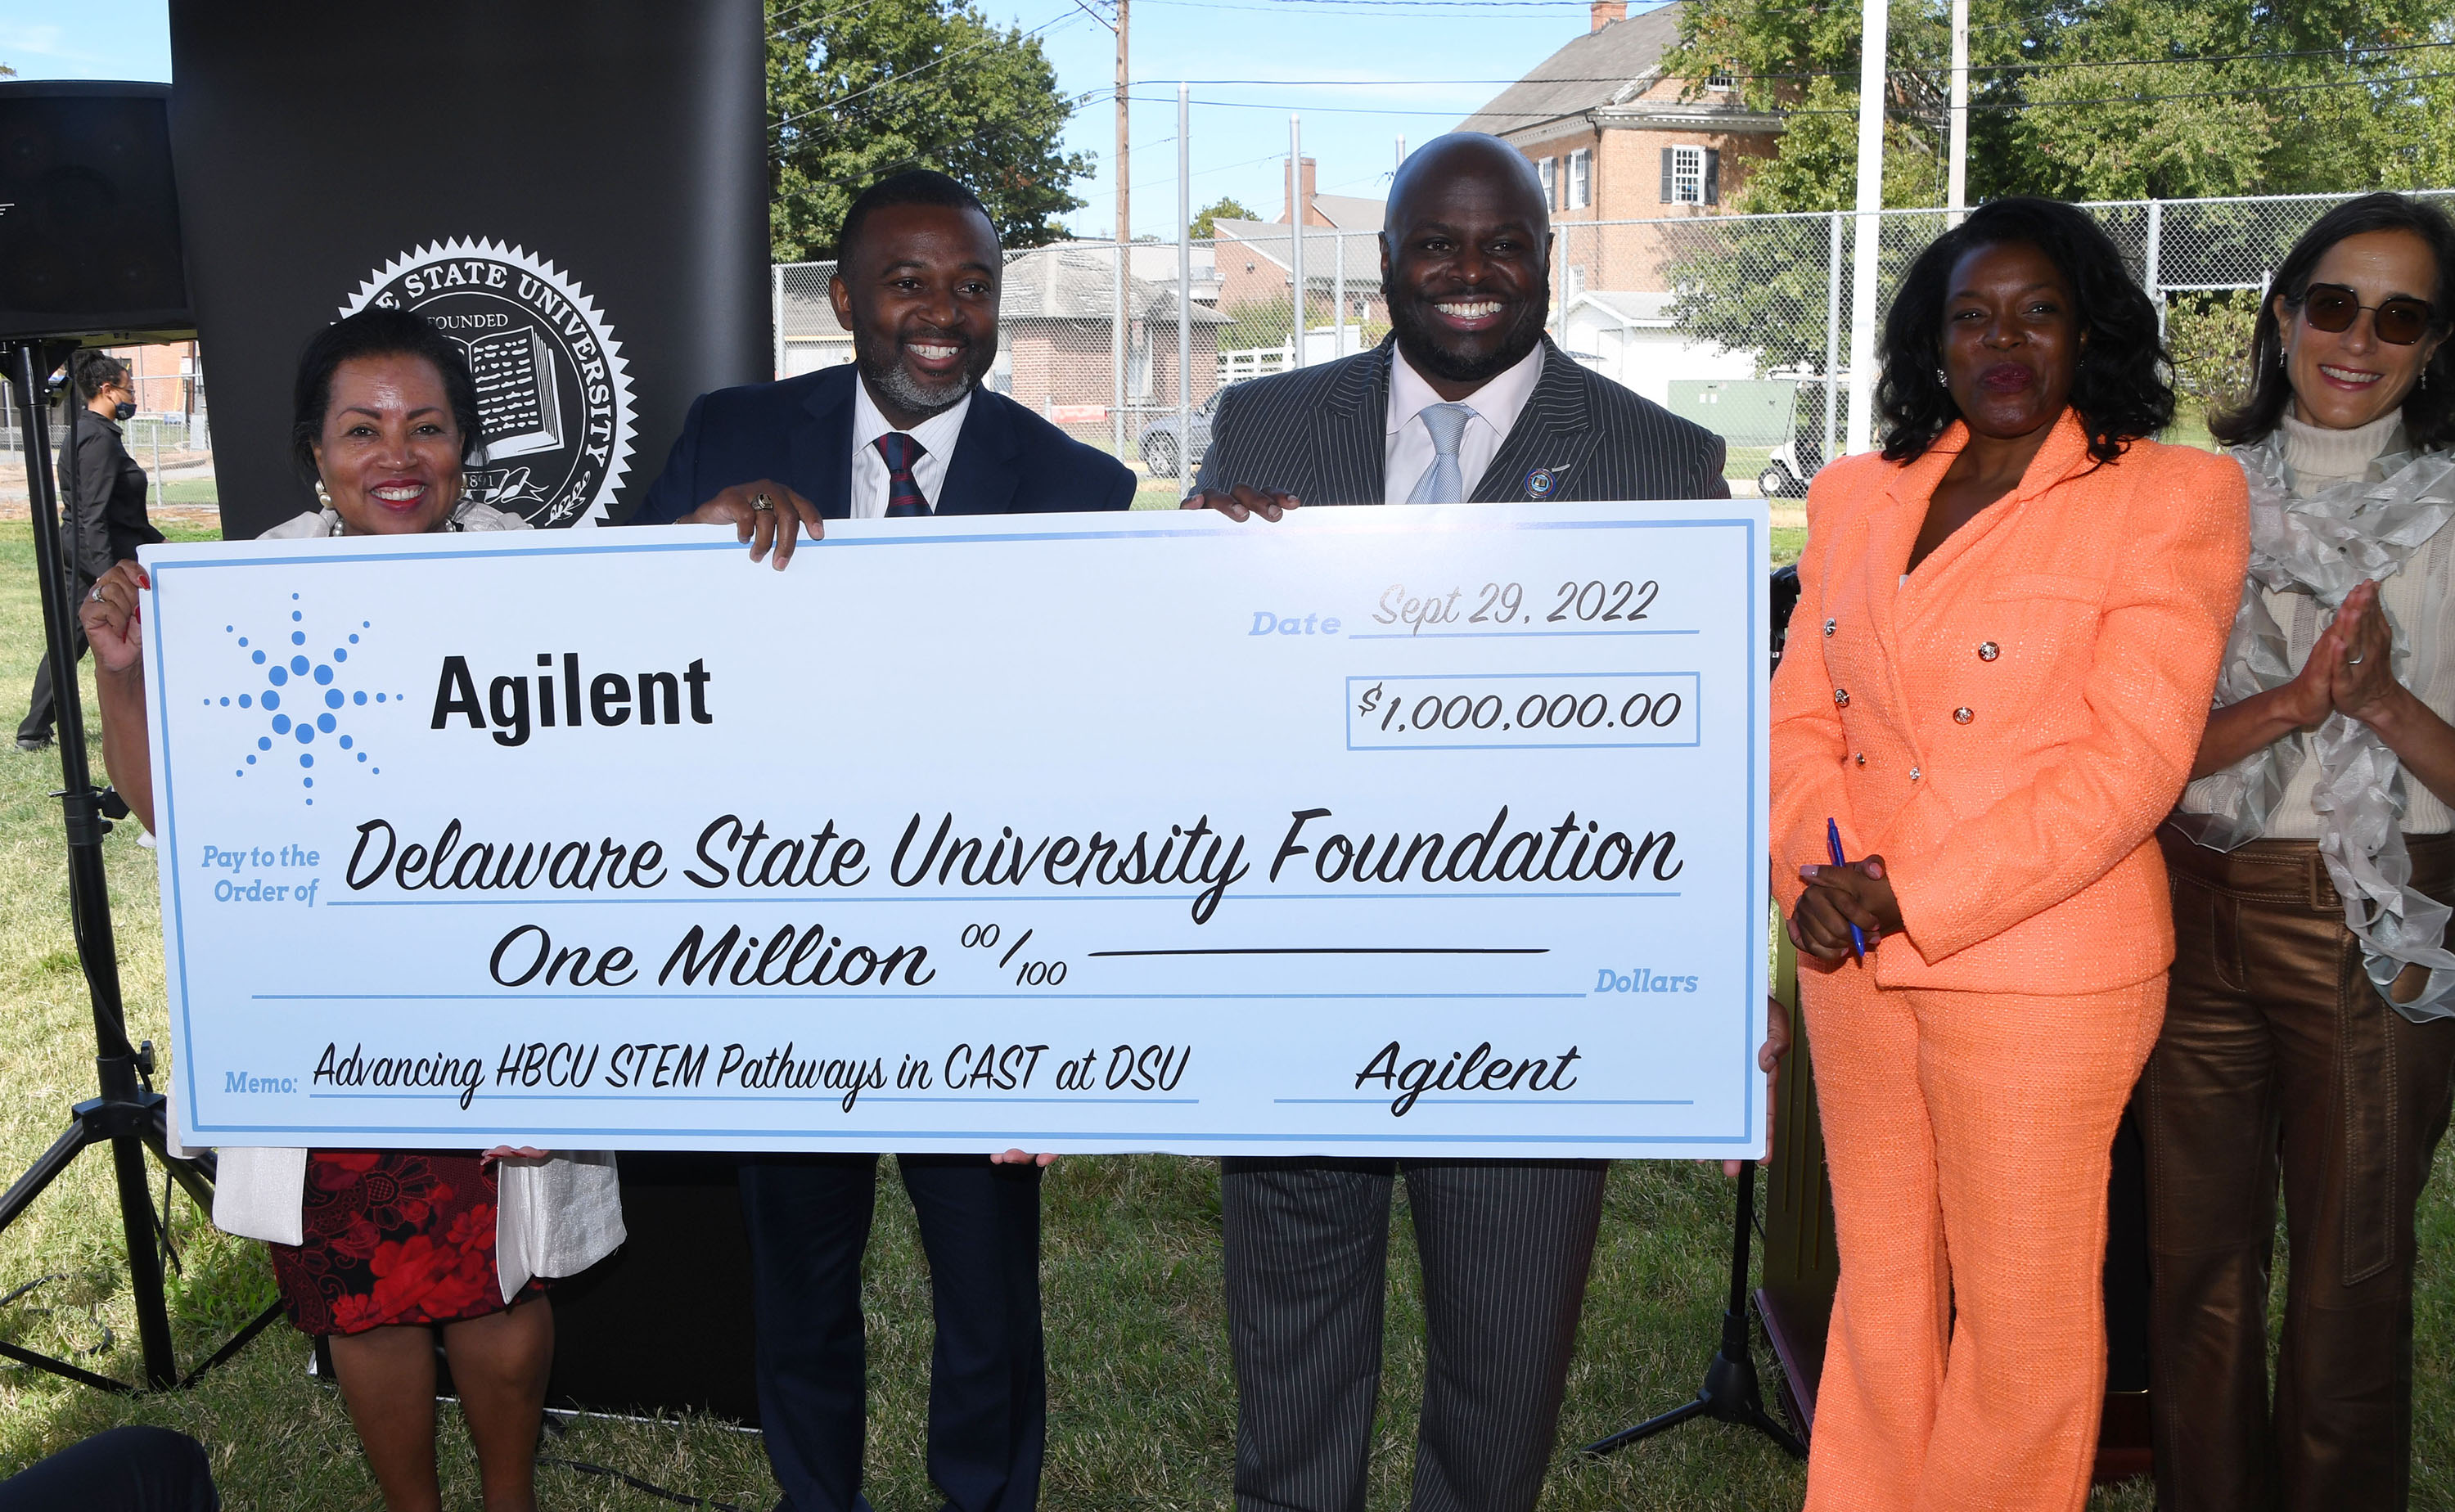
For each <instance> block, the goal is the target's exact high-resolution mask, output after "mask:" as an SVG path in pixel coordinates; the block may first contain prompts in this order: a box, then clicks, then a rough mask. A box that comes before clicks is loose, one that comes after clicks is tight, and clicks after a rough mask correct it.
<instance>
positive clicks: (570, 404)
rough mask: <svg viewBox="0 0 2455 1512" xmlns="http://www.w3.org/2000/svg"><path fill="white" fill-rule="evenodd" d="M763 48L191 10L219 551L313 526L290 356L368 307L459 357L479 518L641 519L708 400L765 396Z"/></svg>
mask: <svg viewBox="0 0 2455 1512" xmlns="http://www.w3.org/2000/svg"><path fill="white" fill-rule="evenodd" d="M764 47H765V26H764V16H763V13H762V10H761V5H760V3H759V0H691V3H689V4H686V5H678V4H674V3H673V0H520V3H517V4H504V3H503V0H432V3H430V4H426V5H422V6H418V7H416V8H414V9H412V10H401V11H397V12H386V13H384V14H383V16H382V17H381V18H380V19H378V17H377V15H376V13H375V12H371V11H369V10H365V9H363V8H359V7H353V6H335V5H332V4H330V3H329V0H172V6H171V58H172V81H173V82H172V109H171V132H172V152H173V155H174V157H175V160H176V165H177V173H178V186H179V211H180V216H181V220H182V223H183V229H184V231H185V233H186V241H187V266H188V280H189V287H190V291H191V292H192V294H193V300H194V307H195V312H196V319H197V324H198V328H199V332H200V335H201V339H202V344H203V345H202V355H203V363H204V367H205V374H206V382H207V384H208V386H209V387H208V393H210V395H211V398H210V403H211V406H212V414H213V462H214V471H215V474H216V476H217V478H218V482H219V493H220V496H221V508H222V530H223V534H225V535H227V536H229V537H231V538H233V539H238V538H242V537H246V536H250V535H254V534H256V533H257V532H259V531H261V530H263V529H265V528H266V527H267V526H270V525H274V524H277V523H279V522H280V521H282V520H284V519H287V518H289V517H291V516H292V515H294V514H298V513H299V512H300V511H301V510H305V509H308V508H312V507H313V502H314V501H313V497H312V494H311V493H310V491H309V489H308V486H307V485H306V484H305V483H303V482H301V481H300V480H299V478H298V476H297V474H296V472H295V471H294V468H293V466H292V463H291V460H290V424H291V389H292V382H293V379H294V375H295V373H296V367H297V361H298V354H299V353H300V351H301V350H303V349H304V347H305V346H306V343H307V340H308V338H309V337H310V336H311V335H313V334H314V332H315V330H316V329H317V328H318V327H320V326H322V325H324V324H326V323H328V322H330V321H332V320H334V319H335V318H337V317H338V316H340V315H342V314H345V313H348V312H352V311H355V310H358V309H362V308H364V307H366V306H367V305H370V304H397V305H403V306H406V307H408V308H410V309H414V310H416V311H418V312H420V313H423V314H426V315H428V316H429V317H431V318H433V319H434V320H435V321H436V323H437V324H438V325H441V326H442V327H443V328H444V329H445V330H446V332H447V333H449V334H451V335H452V336H453V337H455V338H456V339H457V340H458V341H460V342H461V343H462V344H463V345H464V346H465V347H466V349H467V351H468V353H469V356H470V363H471V366H472V367H473V368H474V369H475V371H476V373H477V381H478V390H479V395H480V401H481V405H480V407H481V410H482V411H483V413H484V414H485V417H486V439H487V446H488V463H487V466H486V467H485V468H484V469H483V470H482V471H481V472H479V473H478V474H475V475H473V477H472V479H471V483H472V487H473V489H474V490H475V492H476V493H477V496H478V497H479V498H481V499H483V500H485V501H486V502H489V503H492V504H495V505H496V506H497V507H498V508H503V509H510V510H514V511H516V512H517V513H519V514H524V515H526V516H527V517H528V518H529V519H530V520H531V521H532V522H533V523H535V524H538V525H540V526H547V525H577V524H584V523H592V522H604V521H609V520H610V521H619V520H621V519H624V518H626V517H627V516H628V515H629V514H630V513H631V511H632V509H633V508H634V507H635V506H636V504H637V501H638V500H639V499H640V498H642V497H644V496H645V494H646V492H647V486H648V484H649V482H650V481H651V480H652V479H653V478H654V477H655V475H656V473H657V471H658V469H659V468H660V467H661V466H662V465H663V463H664V456H665V452H666V449H667V448H668V447H670V446H671V445H672V443H673V438H674V436H675V434H676V433H677V432H679V431H680V428H681V422H682V416H683V414H684V413H685V412H686V411H687V410H688V408H689V406H690V402H691V400H692V399H693V398H694V397H696V396H697V395H698V394H700V393H702V392H704V391H706V390H709V389H714V388H720V387H723V386H725V385H728V384H736V383H746V382H754V381H757V380H759V379H761V378H765V377H768V376H770V375H771V373H770V372H769V369H770V368H771V366H772V358H771V355H770V353H771V348H770V346H769V339H770V333H769V328H768V321H769V293H768V272H767V268H768V259H767V173H766V149H765V133H766V71H765V62H764Z"/></svg>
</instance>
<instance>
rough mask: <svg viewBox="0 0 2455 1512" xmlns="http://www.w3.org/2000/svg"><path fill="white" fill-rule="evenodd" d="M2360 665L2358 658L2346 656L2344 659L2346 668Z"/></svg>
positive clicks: (2360, 661) (2359, 658) (2360, 660)
mask: <svg viewBox="0 0 2455 1512" xmlns="http://www.w3.org/2000/svg"><path fill="white" fill-rule="evenodd" d="M2361 664H2362V658H2361V657H2359V656H2346V657H2345V658H2344V665H2345V666H2347V667H2358V666H2360V665H2361Z"/></svg>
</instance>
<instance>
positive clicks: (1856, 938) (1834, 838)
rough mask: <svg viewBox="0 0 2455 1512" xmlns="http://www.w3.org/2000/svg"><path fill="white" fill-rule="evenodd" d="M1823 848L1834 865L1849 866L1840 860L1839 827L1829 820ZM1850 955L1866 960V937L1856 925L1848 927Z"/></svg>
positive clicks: (1825, 823) (1825, 826)
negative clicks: (1829, 853)
mask: <svg viewBox="0 0 2455 1512" xmlns="http://www.w3.org/2000/svg"><path fill="white" fill-rule="evenodd" d="M1824 847H1825V849H1826V850H1829V851H1831V852H1832V853H1833V864H1834V865H1836V866H1847V865H1849V864H1850V863H1849V862H1847V861H1845V860H1843V859H1842V858H1841V826H1840V825H1838V824H1836V823H1834V822H1833V821H1832V820H1831V819H1829V818H1828V819H1826V820H1825V821H1824ZM1850 955H1851V956H1852V958H1855V959H1857V960H1862V961H1863V960H1865V959H1866V958H1867V937H1866V935H1865V934H1864V933H1863V932H1861V931H1860V930H1859V928H1858V926H1857V925H1856V924H1853V925H1851V926H1850Z"/></svg>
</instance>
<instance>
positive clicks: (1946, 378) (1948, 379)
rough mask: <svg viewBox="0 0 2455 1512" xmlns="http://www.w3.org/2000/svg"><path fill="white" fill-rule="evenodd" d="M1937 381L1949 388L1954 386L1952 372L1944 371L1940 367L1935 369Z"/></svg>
mask: <svg viewBox="0 0 2455 1512" xmlns="http://www.w3.org/2000/svg"><path fill="white" fill-rule="evenodd" d="M1935 381H1936V382H1938V383H1940V384H1942V385H1943V386H1944V387H1945V388H1947V389H1948V388H1950V387H1952V374H1950V373H1946V372H1944V371H1943V370H1942V369H1941V368H1938V369H1936V370H1935Z"/></svg>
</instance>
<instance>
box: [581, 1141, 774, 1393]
mask: <svg viewBox="0 0 2455 1512" xmlns="http://www.w3.org/2000/svg"><path fill="white" fill-rule="evenodd" d="M615 1159H616V1160H617V1162H618V1163H619V1166H620V1169H621V1173H622V1226H623V1227H624V1228H625V1229H627V1230H629V1231H630V1236H631V1237H630V1240H629V1242H627V1243H625V1244H624V1245H623V1246H622V1248H621V1250H620V1251H619V1253H618V1254H615V1255H613V1256H611V1257H609V1258H608V1259H606V1260H603V1261H602V1262H600V1263H599V1264H598V1265H596V1266H594V1267H592V1268H590V1269H589V1270H588V1271H587V1272H586V1273H584V1274H582V1275H579V1276H576V1277H574V1278H572V1279H571V1280H567V1281H562V1282H559V1283H558V1284H557V1285H556V1286H555V1288H554V1331H555V1355H554V1379H553V1381H552V1382H551V1383H550V1384H549V1385H548V1386H547V1388H546V1401H547V1404H548V1405H550V1406H556V1407H577V1408H578V1409H580V1410H582V1411H586V1412H610V1413H619V1414H625V1415H629V1414H639V1415H647V1416H663V1415H670V1414H675V1413H682V1412H700V1413H709V1414H713V1415H714V1416H716V1417H719V1418H725V1419H730V1420H731V1421H735V1422H738V1423H741V1424H742V1425H743V1426H745V1427H751V1428H755V1427H757V1426H759V1385H758V1381H757V1379H756V1377H755V1374H754V1366H755V1363H756V1354H757V1342H758V1333H757V1326H758V1325H757V1320H756V1318H755V1317H754V1316H753V1314H752V1312H751V1308H750V1236H749V1233H748V1231H747V1230H746V1229H744V1227H743V1226H742V1221H741V1195H740V1193H739V1192H738V1191H737V1190H736V1188H735V1184H734V1176H735V1167H736V1165H737V1164H738V1163H739V1162H738V1160H737V1158H735V1157H733V1156H730V1155H689V1154H670V1153H663V1152H657V1151H641V1150H626V1151H624V1152H622V1154H620V1155H619V1156H617V1157H616V1158H615Z"/></svg>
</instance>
